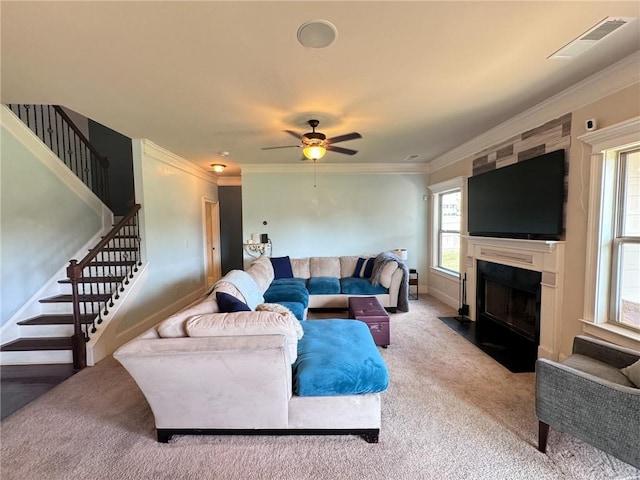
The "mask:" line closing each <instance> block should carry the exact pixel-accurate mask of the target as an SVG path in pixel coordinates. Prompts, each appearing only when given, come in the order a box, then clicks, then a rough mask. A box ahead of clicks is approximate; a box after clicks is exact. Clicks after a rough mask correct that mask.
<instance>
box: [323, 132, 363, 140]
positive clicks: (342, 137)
mask: <svg viewBox="0 0 640 480" xmlns="http://www.w3.org/2000/svg"><path fill="white" fill-rule="evenodd" d="M356 138H362V135H360V134H359V133H358V132H352V133H346V134H344V135H338V136H337V137H333V138H327V142H329V143H338V142H346V141H347V140H355V139H356Z"/></svg>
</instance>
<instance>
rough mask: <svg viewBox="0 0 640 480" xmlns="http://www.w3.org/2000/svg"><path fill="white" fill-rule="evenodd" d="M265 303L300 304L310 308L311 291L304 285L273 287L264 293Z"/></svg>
mask: <svg viewBox="0 0 640 480" xmlns="http://www.w3.org/2000/svg"><path fill="white" fill-rule="evenodd" d="M264 301H265V303H282V302H298V303H301V304H302V305H304V308H307V307H308V306H309V291H308V290H307V287H304V286H302V285H295V284H290V285H272V286H271V287H269V288H268V289H267V291H266V292H264Z"/></svg>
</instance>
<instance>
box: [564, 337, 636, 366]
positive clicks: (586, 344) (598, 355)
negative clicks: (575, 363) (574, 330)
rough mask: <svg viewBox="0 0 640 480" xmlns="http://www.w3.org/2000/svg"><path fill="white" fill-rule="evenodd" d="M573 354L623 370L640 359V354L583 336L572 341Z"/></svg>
mask: <svg viewBox="0 0 640 480" xmlns="http://www.w3.org/2000/svg"><path fill="white" fill-rule="evenodd" d="M573 353H577V354H580V355H585V356H587V357H591V358H595V359H597V360H600V361H601V362H605V363H608V364H609V365H612V366H614V367H616V368H624V367H626V366H629V365H631V364H632V363H635V362H637V361H638V359H640V352H637V351H635V350H631V349H629V348H624V347H620V346H618V345H614V344H612V343H608V342H604V341H602V340H598V339H595V338H591V337H587V336H584V335H578V336H577V337H575V339H574V340H573Z"/></svg>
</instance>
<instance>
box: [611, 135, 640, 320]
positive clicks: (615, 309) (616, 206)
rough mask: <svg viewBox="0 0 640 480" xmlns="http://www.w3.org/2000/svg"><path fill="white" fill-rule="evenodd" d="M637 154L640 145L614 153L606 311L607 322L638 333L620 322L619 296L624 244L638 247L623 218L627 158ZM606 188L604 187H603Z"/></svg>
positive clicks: (639, 242)
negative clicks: (612, 214)
mask: <svg viewBox="0 0 640 480" xmlns="http://www.w3.org/2000/svg"><path fill="white" fill-rule="evenodd" d="M633 153H636V154H639V153H640V145H637V146H634V147H632V148H627V149H623V150H619V151H616V152H615V155H616V158H615V167H614V168H615V172H614V175H615V180H614V181H613V182H612V183H613V184H614V185H613V188H615V192H614V198H615V199H614V203H613V211H614V212H617V214H616V215H615V216H614V219H613V222H614V225H613V236H612V239H611V259H610V266H609V275H610V280H609V282H610V290H609V309H608V314H609V316H608V321H609V322H611V323H614V324H617V325H619V326H621V327H622V328H629V329H631V330H635V331H638V332H640V328H636V327H634V326H633V325H628V324H626V323H623V322H621V321H620V309H619V307H620V296H621V288H622V286H621V282H622V267H621V262H622V249H623V245H625V244H638V245H640V236H639V235H626V234H625V232H624V217H625V212H626V208H627V205H626V202H625V200H626V198H627V195H626V193H627V192H626V182H625V180H626V176H627V172H628V168H627V163H628V162H627V158H628V156H629V155H630V154H633ZM605 188H606V187H605Z"/></svg>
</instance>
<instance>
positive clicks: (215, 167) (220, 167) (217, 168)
mask: <svg viewBox="0 0 640 480" xmlns="http://www.w3.org/2000/svg"><path fill="white" fill-rule="evenodd" d="M225 168H227V166H226V165H223V164H222V163H212V164H211V169H212V170H213V171H214V172H216V173H222V172H224V169H225Z"/></svg>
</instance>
